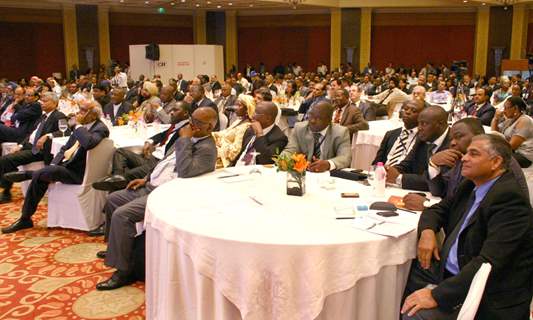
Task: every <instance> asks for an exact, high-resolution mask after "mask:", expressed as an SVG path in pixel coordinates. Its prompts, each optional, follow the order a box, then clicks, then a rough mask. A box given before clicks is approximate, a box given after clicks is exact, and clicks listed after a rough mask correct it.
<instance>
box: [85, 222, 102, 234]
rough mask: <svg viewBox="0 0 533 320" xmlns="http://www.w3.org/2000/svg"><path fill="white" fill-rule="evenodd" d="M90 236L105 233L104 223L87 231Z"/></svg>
mask: <svg viewBox="0 0 533 320" xmlns="http://www.w3.org/2000/svg"><path fill="white" fill-rule="evenodd" d="M87 235H88V236H89V237H100V236H103V235H104V224H101V225H100V226H99V227H98V228H96V229H93V230H89V231H87Z"/></svg>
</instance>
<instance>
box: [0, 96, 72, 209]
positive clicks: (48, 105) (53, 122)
mask: <svg viewBox="0 0 533 320" xmlns="http://www.w3.org/2000/svg"><path fill="white" fill-rule="evenodd" d="M58 100H59V99H58V98H57V96H56V95H55V93H53V92H46V93H44V94H43V96H42V97H41V102H42V104H41V107H42V110H43V115H42V116H41V119H40V120H39V121H38V122H37V124H36V126H35V128H34V130H33V132H32V134H31V135H30V136H29V137H28V138H27V139H26V140H25V141H23V142H22V144H21V145H19V148H18V151H16V152H13V153H10V154H7V155H5V156H2V157H0V186H1V187H2V188H3V189H4V191H3V192H2V194H1V195H0V203H6V202H10V201H11V187H12V186H13V183H11V182H9V181H7V180H6V179H4V175H5V174H6V173H9V172H15V171H17V167H18V166H21V165H25V164H29V163H32V162H36V161H44V163H45V164H50V162H51V161H52V154H51V153H50V149H51V147H52V139H53V138H54V137H59V136H61V135H62V134H61V131H59V128H58V121H59V119H65V115H64V114H63V113H61V112H59V111H58V110H57V104H58Z"/></svg>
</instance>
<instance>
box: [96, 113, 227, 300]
mask: <svg viewBox="0 0 533 320" xmlns="http://www.w3.org/2000/svg"><path fill="white" fill-rule="evenodd" d="M217 118H218V114H217V113H216V112H215V111H214V110H213V109H212V108H211V107H199V108H197V109H196V110H195V111H194V112H193V114H192V117H191V119H190V121H189V124H188V125H186V126H184V127H183V128H181V129H180V131H179V133H178V134H179V138H178V139H177V140H176V143H175V144H174V146H173V148H174V149H175V151H174V152H170V153H167V155H166V156H165V157H164V158H163V159H161V161H159V163H158V164H157V165H156V167H155V168H154V169H153V170H152V171H151V172H150V173H149V174H148V175H147V176H146V177H145V178H143V179H136V180H133V181H131V182H130V183H129V184H128V186H127V188H126V189H124V190H121V191H117V192H114V193H112V194H110V195H109V196H108V198H107V202H106V204H105V206H104V211H105V214H106V233H105V235H106V241H107V244H108V247H107V251H100V252H98V253H97V256H98V257H99V258H105V264H106V265H107V266H109V267H113V268H116V269H117V271H115V273H113V275H112V276H111V278H109V279H108V280H106V281H103V282H100V283H98V284H97V285H96V289H97V290H112V289H117V288H120V287H122V286H125V285H128V284H130V283H132V282H134V281H135V278H134V277H133V271H134V267H135V265H134V262H133V261H132V252H133V246H134V238H135V235H136V233H137V231H136V227H135V224H136V223H137V222H140V221H143V220H144V212H145V209H146V201H147V199H148V195H149V194H150V193H151V192H152V191H153V190H154V189H155V188H157V187H158V186H160V185H162V184H164V183H165V182H168V181H170V180H172V179H174V178H177V177H180V178H191V177H196V176H199V175H202V174H204V173H207V172H211V171H214V170H215V166H216V159H217V148H216V145H215V141H214V139H213V137H212V136H211V132H212V131H213V129H214V127H215V125H216V123H217Z"/></svg>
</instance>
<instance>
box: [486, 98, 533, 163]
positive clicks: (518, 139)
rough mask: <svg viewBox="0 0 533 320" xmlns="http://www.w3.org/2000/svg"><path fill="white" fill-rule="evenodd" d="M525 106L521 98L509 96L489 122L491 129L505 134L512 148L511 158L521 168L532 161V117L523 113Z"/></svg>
mask: <svg viewBox="0 0 533 320" xmlns="http://www.w3.org/2000/svg"><path fill="white" fill-rule="evenodd" d="M526 108H527V105H526V103H525V102H524V100H523V99H522V98H520V97H510V98H509V99H507V100H506V101H505V103H504V108H503V110H498V111H496V114H495V115H494V118H493V119H492V123H491V129H492V130H493V131H496V132H501V133H502V134H503V135H504V136H505V139H506V140H507V141H508V142H509V144H510V145H511V149H513V158H515V159H516V161H517V162H518V163H519V164H520V167H522V168H527V167H529V166H530V165H531V163H532V161H533V119H531V117H529V116H528V115H527V114H526V113H525V112H526ZM502 116H503V117H502Z"/></svg>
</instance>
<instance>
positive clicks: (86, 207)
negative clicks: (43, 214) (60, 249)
mask: <svg viewBox="0 0 533 320" xmlns="http://www.w3.org/2000/svg"><path fill="white" fill-rule="evenodd" d="M113 152H114V146H113V140H111V139H109V138H106V139H104V140H102V141H101V142H100V143H99V144H98V145H97V146H96V147H95V148H93V149H91V150H89V151H88V152H87V164H86V167H85V175H84V177H83V182H82V184H81V185H78V184H62V183H60V182H56V183H54V184H50V186H49V187H48V227H62V228H70V229H78V230H84V231H88V230H92V229H95V228H96V227H98V226H99V225H101V224H102V223H103V222H104V215H103V214H102V209H103V208H104V204H105V202H106V197H107V192H105V191H99V190H96V189H94V188H93V187H92V184H93V182H95V181H97V180H99V179H101V178H103V177H105V176H106V175H107V174H109V173H110V171H111V162H112V161H111V160H112V158H113Z"/></svg>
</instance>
